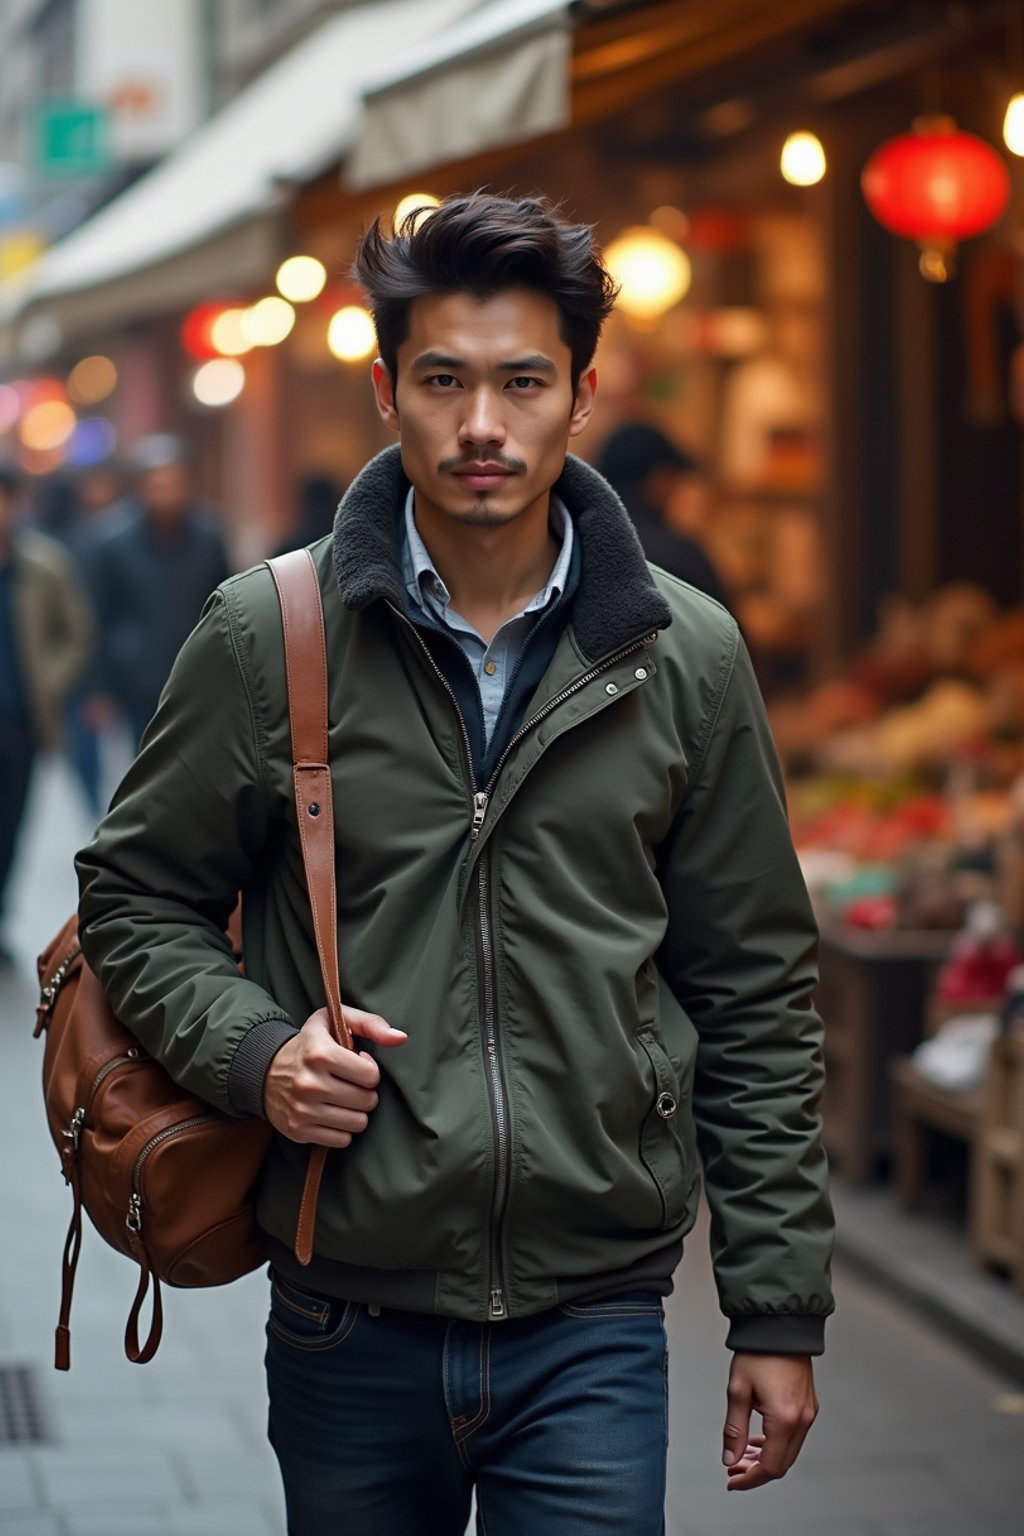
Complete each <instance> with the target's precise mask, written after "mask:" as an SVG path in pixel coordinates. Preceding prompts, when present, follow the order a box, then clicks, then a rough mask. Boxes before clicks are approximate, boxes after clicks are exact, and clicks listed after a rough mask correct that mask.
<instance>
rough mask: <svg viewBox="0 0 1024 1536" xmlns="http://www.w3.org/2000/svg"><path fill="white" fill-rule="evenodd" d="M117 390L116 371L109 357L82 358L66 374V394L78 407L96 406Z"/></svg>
mask: <svg viewBox="0 0 1024 1536" xmlns="http://www.w3.org/2000/svg"><path fill="white" fill-rule="evenodd" d="M116 388H117V369H116V368H115V367H114V364H113V363H112V362H111V360H110V358H109V357H102V356H99V355H97V356H95V357H83V358H82V361H81V362H80V363H76V364H75V366H74V367H73V368H72V370H71V372H70V373H69V374H68V394H69V395H70V396H71V398H72V400H77V401H78V404H79V405H96V404H97V403H98V402H99V401H100V400H106V399H107V397H108V395H112V394H113V393H114V390H115V389H116Z"/></svg>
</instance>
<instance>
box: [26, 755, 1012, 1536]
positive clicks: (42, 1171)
mask: <svg viewBox="0 0 1024 1536" xmlns="http://www.w3.org/2000/svg"><path fill="white" fill-rule="evenodd" d="M37 791H38V792H37V794H36V796H35V799H34V804H33V811H32V823H31V827H30V830H29V836H28V838H27V840H26V846H25V849H24V854H23V859H22V865H21V873H20V876H19V879H18V887H17V892H16V893H15V897H14V899H15V902H16V911H17V922H16V926H15V934H14V937H15V940H16V942H17V944H18V946H19V949H20V950H21V951H22V953H23V955H24V956H25V962H24V964H23V967H22V974H21V975H20V976H19V977H18V978H17V979H15V980H14V981H8V982H5V983H0V1041H2V1046H0V1049H2V1053H3V1055H2V1062H0V1068H2V1069H0V1233H2V1238H0V1367H5V1366H11V1365H19V1364H20V1365H27V1366H29V1367H30V1368H31V1369H32V1371H33V1372H34V1373H35V1378H36V1380H37V1382H38V1384H39V1387H40V1392H41V1396H42V1406H43V1410H44V1417H45V1420H46V1424H47V1426H48V1429H49V1432H50V1439H49V1443H46V1444H42V1445H37V1446H28V1447H25V1446H13V1447H9V1448H2V1447H0V1536H283V1533H284V1522H283V1516H282V1504H281V1498H280V1493H279V1489H278V1486H277V1475H276V1469H275V1465H274V1461H273V1457H272V1455H271V1453H270V1451H269V1449H268V1448H267V1446H266V1443H265V1440H264V1421H265V1413H266V1403H265V1392H264V1384H263V1374H262V1331H263V1324H264V1314H265V1290H266V1284H265V1280H264V1279H263V1278H262V1276H259V1275H255V1276H250V1277H248V1278H247V1279H246V1280H244V1281H241V1282H239V1284H237V1285H235V1286H232V1287H229V1288H228V1289H226V1290H223V1291H206V1292H194V1293H190V1292H168V1293H166V1320H165V1330H164V1342H163V1344H162V1346H161V1349H160V1353H159V1355H158V1356H157V1359H156V1360H155V1361H154V1362H153V1364H151V1365H149V1366H145V1367H137V1366H131V1365H129V1364H128V1363H127V1362H126V1361H125V1360H124V1358H123V1356H122V1354H121V1333H122V1330H123V1324H124V1319H125V1316H126V1314H127V1310H128V1307H129V1304H130V1301H131V1297H132V1294H133V1291H134V1271H133V1269H132V1266H130V1265H129V1264H128V1263H127V1261H125V1260H123V1259H121V1258H120V1257H118V1256H117V1255H116V1254H114V1253H113V1252H112V1251H111V1250H109V1249H108V1248H106V1246H105V1245H104V1244H103V1242H102V1240H101V1239H100V1238H99V1237H98V1236H97V1235H96V1233H95V1232H94V1231H93V1230H92V1229H91V1227H87V1228H86V1231H85V1234H84V1248H83V1255H82V1261H81V1265H80V1268H79V1278H78V1285H77V1289H76V1297H75V1311H74V1316H73V1327H72V1361H73V1365H72V1370H71V1372H70V1373H69V1374H68V1375H58V1374H57V1373H55V1372H54V1371H53V1370H52V1368H51V1359H52V1355H51V1351H52V1339H53V1325H54V1321H55V1318H56V1312H57V1304H58V1291H59V1278H60V1254H61V1248H62V1245H63V1241H64V1231H65V1224H66V1221H67V1215H68V1202H67V1198H66V1191H65V1189H64V1186H63V1184H62V1181H61V1178H60V1174H59V1171H58V1168H57V1158H56V1154H55V1152H54V1150H53V1148H52V1145H51V1143H50V1141H49V1138H48V1136H47V1133H46V1130H45V1126H44V1122H43V1116H42V1110H41V1103H40V1098H39V1089H38V1073H39V1065H40V1059H41V1047H40V1044H39V1042H37V1041H33V1040H32V1039H31V1018H32V1014H33V1008H34V1001H35V994H34V989H33V986H32V985H31V974H30V966H29V964H28V959H29V957H30V956H31V955H33V954H34V953H35V951H36V950H37V949H38V948H39V947H40V945H41V943H42V942H43V941H44V940H45V939H46V938H47V937H49V935H50V933H51V932H52V930H53V929H54V928H55V927H56V926H57V923H58V921H59V920H60V919H61V918H62V916H63V915H64V914H65V912H66V911H67V910H68V909H69V907H70V905H71V903H72V900H73V881H72V878H71V871H70V864H69V850H70V849H71V848H72V847H73V846H74V845H75V844H76V842H77V841H79V840H81V838H82V837H84V835H85V831H86V828H85V825H84V822H83V819H82V813H81V811H80V809H79V808H78V804H77V799H76V796H75V794H74V790H73V788H72V786H71V785H70V784H69V783H68V781H67V779H66V778H65V776H64V775H63V773H62V772H61V771H60V770H57V769H54V770H52V771H48V772H47V773H46V774H44V775H41V776H40V782H39V784H38V785H37ZM690 1246H691V1249H692V1251H691V1253H690V1255H689V1258H688V1261H687V1263H686V1264H685V1265H684V1269H683V1271H682V1274H681V1284H680V1286H679V1289H678V1290H677V1293H676V1295H675V1296H674V1297H673V1298H672V1300H671V1302H670V1303H669V1307H668V1327H669V1337H670V1342H671V1402H672V1451H671V1459H670V1494H669V1505H668V1536H783V1533H785V1536H1011V1533H1012V1536H1019V1531H1020V1510H1021V1507H1022V1504H1024V1396H1022V1394H1021V1392H1020V1389H1019V1388H1015V1387H1013V1386H1012V1385H1011V1384H1009V1383H1008V1382H1006V1381H1005V1380H1003V1379H1001V1377H1000V1376H999V1375H998V1374H997V1373H996V1372H994V1371H993V1370H991V1369H990V1368H989V1367H987V1366H984V1365H981V1364H979V1363H977V1362H976V1361H975V1360H974V1359H972V1358H971V1357H969V1356H968V1355H966V1354H965V1353H963V1352H962V1351H961V1349H960V1348H959V1347H958V1346H956V1345H954V1344H953V1343H952V1342H949V1341H947V1340H945V1339H943V1338H942V1337H941V1336H940V1335H939V1334H938V1333H936V1332H934V1331H933V1330H932V1328H931V1327H930V1326H927V1325H925V1324H924V1323H923V1322H922V1321H919V1320H918V1319H917V1318H916V1317H915V1316H914V1315H913V1313H912V1312H911V1311H909V1310H908V1309H906V1308H904V1307H903V1306H901V1305H898V1304H896V1303H895V1302H894V1301H892V1300H891V1299H890V1298H888V1297H886V1296H884V1295H881V1294H880V1293H878V1292H876V1291H874V1290H872V1289H871V1288H870V1287H868V1286H867V1285H865V1284H864V1283H863V1282H862V1281H861V1280H859V1279H857V1278H856V1277H855V1276H853V1275H852V1274H848V1273H847V1272H845V1271H843V1270H841V1271H840V1273H839V1275H838V1279H837V1290H838V1297H839V1314H838V1316H837V1318H836V1319H835V1320H834V1322H833V1324H832V1325H831V1328H830V1338H829V1352H828V1354H827V1355H826V1357H825V1359H824V1360H823V1361H822V1363H821V1366H820V1369H819V1391H820V1395H821V1398H822V1405H823V1407H822V1417H821V1420H820V1422H819V1424H818V1425H817V1426H816V1428H815V1430H814V1432H813V1434H812V1437H811V1439H810V1440H809V1442H808V1444H807V1447H806V1449H805V1452H804V1455H803V1457H802V1459H801V1462H800V1463H799V1465H798V1466H797V1468H796V1469H795V1470H794V1472H793V1473H792V1474H791V1475H790V1477H789V1478H787V1479H786V1481H785V1482H783V1483H781V1484H779V1485H778V1486H776V1487H774V1488H771V1489H767V1490H764V1491H762V1492H759V1493H757V1494H753V1495H747V1496H736V1495H729V1494H727V1493H726V1492H725V1489H724V1476H723V1473H722V1470H721V1468H720V1466H719V1462H718V1458H719V1453H720V1431H721V1420H722V1411H723V1394H724V1385H725V1373H726V1367H727V1356H726V1354H725V1352H724V1350H723V1349H722V1339H723V1336H724V1325H723V1323H722V1320H721V1318H720V1317H719V1315H718V1312H717V1308H716V1305H715V1302H714V1297H713V1288H712V1285H711V1280H710V1273H709V1268H708V1264H707V1261H706V1259H705V1258H704V1257H703V1253H702V1247H703V1245H702V1243H701V1242H699V1241H698V1240H697V1239H696V1238H695V1239H694V1241H693V1242H692V1243H691V1245H690ZM395 1429H396V1432H398V1433H401V1426H400V1425H396V1426H395ZM382 1536H387V1533H382ZM395 1536H416V1533H415V1532H401V1533H395ZM538 1536H543V1533H538ZM623 1536H629V1533H623Z"/></svg>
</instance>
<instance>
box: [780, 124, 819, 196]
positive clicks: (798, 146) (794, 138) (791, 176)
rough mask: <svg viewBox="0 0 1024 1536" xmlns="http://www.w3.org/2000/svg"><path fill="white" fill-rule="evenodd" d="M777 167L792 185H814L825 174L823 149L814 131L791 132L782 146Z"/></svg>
mask: <svg viewBox="0 0 1024 1536" xmlns="http://www.w3.org/2000/svg"><path fill="white" fill-rule="evenodd" d="M779 167H780V169H781V171H782V174H783V176H784V177H785V178H786V180H787V181H788V182H789V183H790V185H791V186H794V187H813V186H816V185H817V183H818V182H819V181H821V179H822V177H823V176H824V174H825V170H826V162H825V151H824V149H823V147H822V143H821V140H820V139H819V138H818V135H817V134H816V133H791V134H790V136H789V138H788V139H787V140H786V142H785V144H783V146H782V155H781V157H780V159H779Z"/></svg>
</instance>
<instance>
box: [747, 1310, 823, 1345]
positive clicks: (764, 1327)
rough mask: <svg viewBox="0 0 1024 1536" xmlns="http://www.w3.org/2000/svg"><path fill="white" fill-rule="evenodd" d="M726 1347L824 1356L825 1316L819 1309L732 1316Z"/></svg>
mask: <svg viewBox="0 0 1024 1536" xmlns="http://www.w3.org/2000/svg"><path fill="white" fill-rule="evenodd" d="M725 1346H726V1348H727V1349H742V1350H749V1351H750V1352H751V1353H753V1354H759V1355H823V1354H824V1353H825V1319H824V1317H822V1316H821V1315H820V1313H816V1312H790V1313H786V1314H783V1315H779V1314H777V1313H772V1312H751V1313H747V1314H745V1315H744V1316H743V1317H732V1318H730V1319H729V1333H728V1336H727V1338H726V1341H725Z"/></svg>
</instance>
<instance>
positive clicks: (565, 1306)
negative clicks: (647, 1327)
mask: <svg viewBox="0 0 1024 1536" xmlns="http://www.w3.org/2000/svg"><path fill="white" fill-rule="evenodd" d="M558 1310H559V1312H564V1313H565V1315H566V1317H660V1316H661V1308H660V1307H616V1306H611V1307H602V1306H600V1305H599V1304H597V1303H595V1304H594V1306H592V1307H577V1306H573V1304H572V1303H571V1302H568V1301H563V1302H561V1303H560V1304H559V1308H558Z"/></svg>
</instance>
